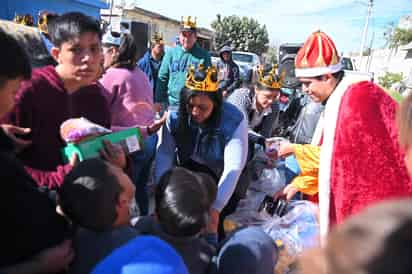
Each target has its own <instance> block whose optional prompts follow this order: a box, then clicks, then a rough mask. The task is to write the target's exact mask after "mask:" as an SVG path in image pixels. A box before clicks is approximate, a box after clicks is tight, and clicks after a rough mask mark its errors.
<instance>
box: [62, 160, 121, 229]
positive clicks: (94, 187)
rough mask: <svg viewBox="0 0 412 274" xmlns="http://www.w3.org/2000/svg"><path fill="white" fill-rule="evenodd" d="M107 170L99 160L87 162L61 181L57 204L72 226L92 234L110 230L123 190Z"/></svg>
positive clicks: (80, 164)
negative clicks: (72, 223) (84, 229)
mask: <svg viewBox="0 0 412 274" xmlns="http://www.w3.org/2000/svg"><path fill="white" fill-rule="evenodd" d="M110 168H112V166H111V165H110V164H109V163H107V162H105V161H103V160H101V159H99V158H94V159H89V160H85V161H82V162H80V163H79V164H77V165H76V166H75V167H74V168H73V169H72V171H71V172H70V173H69V174H67V175H66V177H65V178H64V182H63V185H62V186H61V188H60V189H59V190H58V194H59V203H60V206H61V208H62V210H63V212H64V213H65V214H66V215H67V217H68V218H70V219H71V220H72V221H73V222H74V223H75V224H77V225H80V226H82V227H85V228H88V229H91V230H94V231H104V230H107V229H110V228H111V227H112V225H113V223H114V222H115V220H116V218H117V212H116V204H117V202H118V199H119V195H120V193H121V192H122V191H123V189H122V187H121V185H120V184H119V182H118V179H117V177H116V176H115V175H114V174H113V172H112V171H111V170H110Z"/></svg>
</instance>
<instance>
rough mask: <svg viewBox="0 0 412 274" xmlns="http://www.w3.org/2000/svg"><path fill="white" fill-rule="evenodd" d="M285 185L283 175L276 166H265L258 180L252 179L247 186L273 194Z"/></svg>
mask: <svg viewBox="0 0 412 274" xmlns="http://www.w3.org/2000/svg"><path fill="white" fill-rule="evenodd" d="M284 187H285V176H284V174H283V173H281V172H279V170H278V169H277V168H265V169H263V170H262V173H261V175H260V177H259V179H258V180H255V181H252V182H251V184H250V186H249V188H250V189H253V190H255V191H258V192H263V193H266V194H267V195H269V196H273V195H274V194H275V193H277V192H278V191H280V190H281V189H283V188H284Z"/></svg>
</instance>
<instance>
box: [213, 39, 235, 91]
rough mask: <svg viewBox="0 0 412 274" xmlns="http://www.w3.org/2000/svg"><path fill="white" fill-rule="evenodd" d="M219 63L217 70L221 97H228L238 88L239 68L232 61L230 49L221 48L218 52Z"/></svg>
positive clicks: (227, 47) (226, 47)
mask: <svg viewBox="0 0 412 274" xmlns="http://www.w3.org/2000/svg"><path fill="white" fill-rule="evenodd" d="M219 56H220V59H221V60H220V61H219V62H218V63H217V68H218V70H219V76H220V79H219V88H220V90H221V91H222V94H223V97H227V96H229V95H230V94H231V93H232V92H233V91H234V90H235V89H237V88H239V87H240V77H239V66H238V65H237V64H236V63H235V62H233V60H232V48H231V47H229V46H223V47H222V48H221V50H220V52H219Z"/></svg>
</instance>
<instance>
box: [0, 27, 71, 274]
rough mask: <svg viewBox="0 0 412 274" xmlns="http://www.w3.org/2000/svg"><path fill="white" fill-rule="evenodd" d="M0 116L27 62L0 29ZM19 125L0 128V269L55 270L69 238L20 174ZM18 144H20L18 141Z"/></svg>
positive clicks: (67, 251)
mask: <svg viewBox="0 0 412 274" xmlns="http://www.w3.org/2000/svg"><path fill="white" fill-rule="evenodd" d="M0 51H1V52H2V53H3V54H4V56H3V57H2V62H0V117H1V116H3V115H4V114H5V113H7V112H8V111H10V110H11V109H12V108H13V105H14V95H15V94H16V92H17V90H18V88H19V85H20V82H21V81H22V80H23V79H30V76H31V66H30V62H29V58H28V57H27V55H26V53H25V51H24V50H23V49H22V48H21V47H20V46H19V44H18V43H17V41H16V40H14V39H13V38H12V37H11V36H10V35H8V34H6V33H5V32H3V31H2V30H0ZM15 132H24V129H21V128H17V127H13V126H10V125H1V127H0V166H1V168H0V182H2V190H1V192H0V193H1V194H0V208H1V210H2V213H3V214H2V217H3V222H2V228H1V232H2V233H1V236H0V242H1V245H2V249H1V251H0V258H1V259H0V272H1V273H14V274H19V273H25V274H27V273H58V272H60V271H62V270H63V269H65V268H66V267H67V265H68V264H69V263H70V262H71V260H72V259H73V251H72V249H71V242H70V241H65V238H66V236H67V232H68V224H67V223H66V221H65V220H64V218H63V217H62V216H60V215H58V214H57V213H56V211H55V205H54V204H53V202H52V201H51V200H50V199H49V197H48V195H47V194H46V193H43V192H40V191H39V190H38V189H37V186H36V182H35V181H34V180H33V179H32V178H31V177H30V175H29V174H27V173H26V171H25V170H24V167H23V166H22V164H21V163H20V162H19V161H18V160H17V158H16V156H15V150H16V148H17V146H16V145H19V143H17V144H16V143H15V142H14V141H15V139H13V135H11V134H12V133H15ZM20 144H23V143H20Z"/></svg>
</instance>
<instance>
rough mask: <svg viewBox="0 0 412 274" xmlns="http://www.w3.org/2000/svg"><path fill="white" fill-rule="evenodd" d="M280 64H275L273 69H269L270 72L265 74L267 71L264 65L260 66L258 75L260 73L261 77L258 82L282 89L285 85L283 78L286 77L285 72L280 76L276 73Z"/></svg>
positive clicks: (268, 86) (265, 85)
mask: <svg viewBox="0 0 412 274" xmlns="http://www.w3.org/2000/svg"><path fill="white" fill-rule="evenodd" d="M277 68H278V66H277V65H273V66H272V69H271V70H270V71H269V73H268V74H266V75H265V71H264V68H263V66H260V67H259V68H258V71H257V72H258V75H259V79H258V82H259V83H260V84H261V85H262V86H264V87H267V88H271V89H280V88H281V87H282V85H283V80H284V78H285V73H282V75H281V76H280V77H279V76H278V75H277V74H276V70H277Z"/></svg>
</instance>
